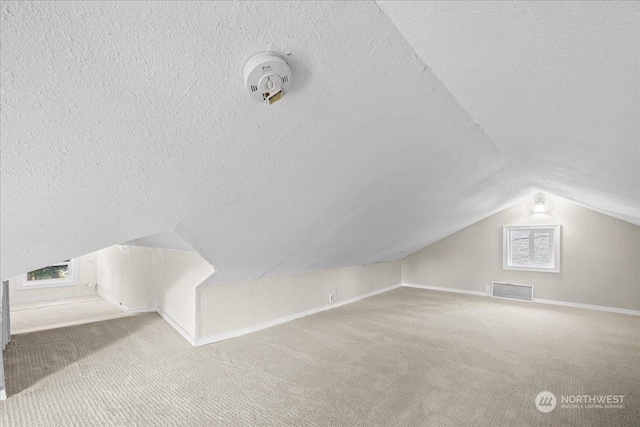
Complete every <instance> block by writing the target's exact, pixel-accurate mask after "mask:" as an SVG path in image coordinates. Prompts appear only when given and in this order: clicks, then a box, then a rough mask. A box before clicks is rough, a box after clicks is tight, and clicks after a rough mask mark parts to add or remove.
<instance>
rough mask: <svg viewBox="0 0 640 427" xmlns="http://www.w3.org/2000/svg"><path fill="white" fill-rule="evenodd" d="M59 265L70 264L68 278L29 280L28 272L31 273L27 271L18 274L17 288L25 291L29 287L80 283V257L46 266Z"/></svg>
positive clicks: (36, 287) (49, 286) (52, 286)
mask: <svg viewBox="0 0 640 427" xmlns="http://www.w3.org/2000/svg"><path fill="white" fill-rule="evenodd" d="M57 265H68V266H69V276H68V277H67V278H64V279H44V280H27V274H29V272H27V273H23V274H21V275H19V276H18V280H17V282H16V290H19V291H24V290H28V289H38V288H54V287H58V286H75V285H77V284H78V259H77V258H72V259H70V260H69V261H63V262H58V263H55V264H50V265H47V266H45V267H53V266H57ZM45 267H40V268H45ZM36 270H39V268H36ZM32 271H35V270H32Z"/></svg>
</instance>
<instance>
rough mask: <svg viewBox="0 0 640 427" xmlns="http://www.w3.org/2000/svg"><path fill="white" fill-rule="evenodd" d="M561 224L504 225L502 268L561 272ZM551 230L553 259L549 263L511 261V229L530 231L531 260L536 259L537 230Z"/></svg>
mask: <svg viewBox="0 0 640 427" xmlns="http://www.w3.org/2000/svg"><path fill="white" fill-rule="evenodd" d="M560 228H561V227H560V225H559V224H536V225H505V226H504V227H502V269H503V270H516V271H537V272H545V273H560ZM541 230H545V231H547V230H548V231H551V232H552V233H551V236H552V237H551V238H552V239H553V241H552V242H551V243H550V245H549V247H550V249H551V254H550V255H551V261H550V262H549V264H546V265H543V264H527V265H518V264H513V263H512V262H511V239H510V234H511V231H529V241H530V243H529V260H532V259H534V257H533V254H534V238H533V233H534V232H536V231H541Z"/></svg>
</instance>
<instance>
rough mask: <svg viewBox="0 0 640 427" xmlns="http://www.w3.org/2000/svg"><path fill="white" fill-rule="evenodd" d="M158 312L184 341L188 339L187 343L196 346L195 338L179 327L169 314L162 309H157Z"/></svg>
mask: <svg viewBox="0 0 640 427" xmlns="http://www.w3.org/2000/svg"><path fill="white" fill-rule="evenodd" d="M156 311H157V312H158V314H159V315H160V316H161V317H162V318H163V319H164V320H165V321H166V322H167V323H168V324H170V325H171V326H173V329H175V330H176V331H178V333H179V334H180V335H182V336H183V337H184V339H186V340H187V341H189V343H190V344H191V345H193V346H195V345H196V340H195V338H194V337H192V336H191V334H189V332H187V331H186V330H185V329H184V328H183V327H182V326H180V325H178V323H177V322H176V321H175V320H173V319H172V318H171V316H169V315H168V314H167V313H165V312H164V310H162V309H161V308H160V307H156Z"/></svg>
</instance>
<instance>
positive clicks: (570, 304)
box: [402, 283, 640, 316]
mask: <svg viewBox="0 0 640 427" xmlns="http://www.w3.org/2000/svg"><path fill="white" fill-rule="evenodd" d="M402 286H404V287H407V288H418V289H428V290H432V291H443V292H454V293H458V294H468V295H476V296H482V297H488V296H491V295H490V294H488V293H485V292H481V291H470V290H466V289H456V288H445V287H440V286H429V285H413V284H410V283H403V284H402ZM503 299H504V298H503ZM533 302H537V303H539V304H550V305H559V306H563V307H573V308H582V309H587V310H598V311H607V312H610V313H619V314H631V315H634V316H640V310H630V309H627V308H617V307H607V306H604V305H591V304H582V303H578V302H567V301H558V300H552V299H542V298H534V299H533Z"/></svg>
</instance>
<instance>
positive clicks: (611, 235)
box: [402, 196, 640, 310]
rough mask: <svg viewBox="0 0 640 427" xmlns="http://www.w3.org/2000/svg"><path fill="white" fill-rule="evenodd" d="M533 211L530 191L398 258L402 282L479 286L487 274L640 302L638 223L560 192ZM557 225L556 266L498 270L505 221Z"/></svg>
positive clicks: (541, 288)
mask: <svg viewBox="0 0 640 427" xmlns="http://www.w3.org/2000/svg"><path fill="white" fill-rule="evenodd" d="M546 208H547V212H548V214H535V215H532V214H531V212H532V211H533V197H531V198H527V199H526V200H523V201H522V202H520V203H518V204H516V205H514V206H512V207H510V208H508V209H505V210H503V211H502V212H499V213H497V214H495V215H492V216H490V217H488V218H486V219H484V220H482V221H480V222H478V223H476V224H474V225H472V226H470V227H467V228H465V229H463V230H461V231H459V232H457V233H455V234H453V235H451V236H449V237H447V238H445V239H443V240H440V241H438V242H436V243H434V244H432V245H429V246H427V247H426V248H424V249H422V250H420V251H419V252H417V253H415V254H413V255H410V256H408V257H406V258H405V259H404V260H403V261H402V281H403V283H406V284H417V285H428V286H440V287H450V288H456V289H465V290H472V291H479V292H484V290H485V285H490V284H491V282H492V281H507V282H512V283H523V284H531V285H534V286H535V297H536V298H542V299H551V300H557V301H566V302H574V303H582V304H592V305H601V306H607V307H617V308H625V309H635V310H639V309H640V227H638V226H637V225H634V224H631V223H629V222H625V221H622V220H619V219H616V218H613V217H610V216H607V215H604V214H601V213H598V212H595V211H593V210H590V209H587V208H584V207H581V206H578V205H576V204H574V203H572V202H569V201H567V200H564V199H562V198H558V197H552V196H547V204H546ZM528 224H561V225H562V231H561V235H562V242H561V248H560V251H561V260H560V273H540V272H525V271H510V270H503V269H502V227H503V226H505V225H528Z"/></svg>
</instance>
